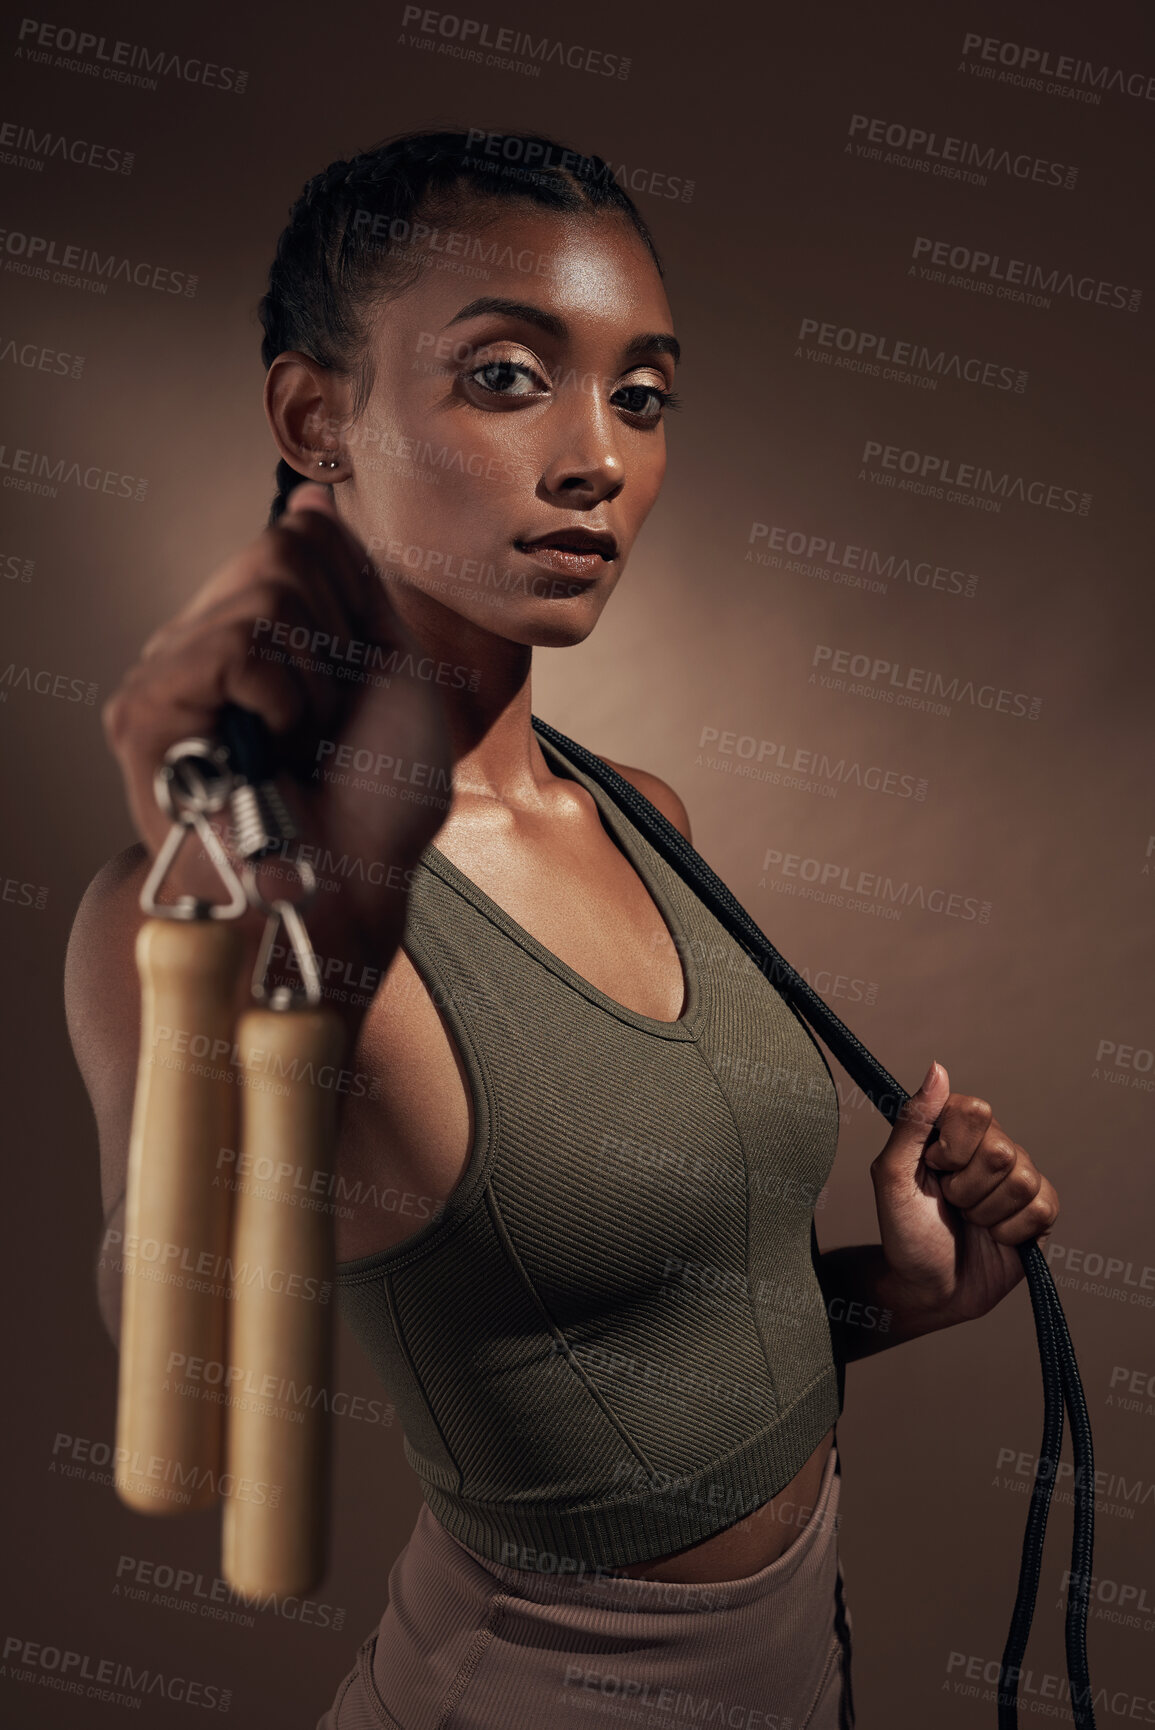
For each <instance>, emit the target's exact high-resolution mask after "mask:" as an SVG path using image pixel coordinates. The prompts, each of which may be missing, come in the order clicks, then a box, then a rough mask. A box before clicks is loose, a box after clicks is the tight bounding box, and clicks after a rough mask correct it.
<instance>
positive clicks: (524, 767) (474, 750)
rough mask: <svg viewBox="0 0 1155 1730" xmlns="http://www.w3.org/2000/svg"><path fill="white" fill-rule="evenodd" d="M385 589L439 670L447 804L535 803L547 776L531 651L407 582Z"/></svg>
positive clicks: (418, 647)
mask: <svg viewBox="0 0 1155 1730" xmlns="http://www.w3.org/2000/svg"><path fill="white" fill-rule="evenodd" d="M386 584H387V587H388V590H389V598H390V600H391V602H392V603H393V606H394V607H395V609H396V611H397V612H398V614H399V615H400V616H401V618H402V620H403V622H404V623H405V625H406V626H407V628H408V630H409V632H410V634H411V636H412V638H413V639H414V643H415V649H416V650H419V651H420V654H421V655H422V656H428V657H429V658H430V659H431V660H432V661H433V662H434V663H435V666H436V669H437V671H438V672H439V673H440V679H439V681H438V682H439V684H440V685H441V692H442V697H443V701H444V705H445V716H446V722H447V725H448V728H449V737H450V744H451V747H452V751H453V763H454V767H453V791H454V797H455V799H457V800H459V801H462V802H467V801H469V800H471V799H482V800H496V801H497V802H498V803H500V804H502V805H507V806H510V807H517V806H519V805H529V806H536V805H537V804H539V802H540V789H541V787H542V785H543V783H545V782H546V781H548V780H549V779H550V778H551V774H552V772H551V770H550V768H549V765H548V763H547V762H546V759H545V756H544V754H543V752H542V749H541V746H540V745H539V744H538V742H537V737H536V735H535V733H534V731H533V726H532V719H531V718H532V715H533V696H532V666H533V649H532V647H531V646H530V645H529V644H527V643H513V642H510V641H509V639H508V638H506V637H499V636H497V635H496V634H495V633H494V632H492V631H487V630H486V629H485V628H484V627H483V626H481V625H478V624H475V623H474V622H473V621H472V620H469V619H463V618H462V616H461V614H460V613H454V612H451V611H450V609H449V608H448V607H445V606H442V604H441V603H440V602H439V601H437V600H434V599H433V597H432V596H430V595H428V594H425V593H424V592H423V591H422V590H420V589H417V588H415V587H414V586H413V585H412V584H411V583H404V582H392V581H389V580H388V578H386ZM459 809H460V805H459Z"/></svg>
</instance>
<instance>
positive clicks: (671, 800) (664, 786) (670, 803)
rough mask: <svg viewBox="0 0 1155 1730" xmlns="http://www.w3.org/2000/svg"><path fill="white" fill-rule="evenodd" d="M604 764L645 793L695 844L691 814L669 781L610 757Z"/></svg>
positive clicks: (605, 759)
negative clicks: (615, 761) (613, 760)
mask: <svg viewBox="0 0 1155 1730" xmlns="http://www.w3.org/2000/svg"><path fill="white" fill-rule="evenodd" d="M602 762H603V763H607V764H609V767H610V768H611V769H616V770H617V772H618V774H619V775H621V776H622V777H623V779H625V780H627V781H628V782H629V783H630V785H631V787H636V788H637V790H638V792H639V793H643V794H644V795H645V796H646V798H647V799H648V800H649V801H650V804H651V805H656V806H657V807H658V810H659V811H660V812H661V813H662V816H663V817H666V818H668V819H669V821H670V822H671V823H672V824H673V825H674V828H675V829H677V830H678V831H679V832H680V833H681V834H682V835H684V836H685V837H686V840H687V841H689V842H690V843H691V844H692V843H693V839H694V838H693V836H692V835H691V834H690V817H689V813H688V812H687V810H686V807H685V806H684V805H683V803H682V801H681V799H680V798H679V797H678V795H677V794H676V793H675V792H674V789H673V788H672V787H671V786H670V785H669V783H668V782H667V781H663V780H662V779H661V777H660V776H659V775H651V773H650V771H649V770H648V769H631V768H628V767H627V766H626V764H625V763H614V762H612V761H611V759H610V758H609V757H603V758H602Z"/></svg>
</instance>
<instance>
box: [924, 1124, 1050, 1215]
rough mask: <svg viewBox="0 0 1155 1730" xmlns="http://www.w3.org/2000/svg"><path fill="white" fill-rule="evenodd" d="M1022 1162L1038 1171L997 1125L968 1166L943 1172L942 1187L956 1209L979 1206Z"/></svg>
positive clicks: (982, 1142) (1027, 1155) (988, 1134)
mask: <svg viewBox="0 0 1155 1730" xmlns="http://www.w3.org/2000/svg"><path fill="white" fill-rule="evenodd" d="M936 1151H937V1149H936ZM1022 1161H1026V1164H1027V1165H1028V1166H1030V1168H1031V1170H1034V1166H1033V1165H1032V1163H1031V1158H1030V1155H1029V1154H1028V1153H1027V1151H1026V1149H1025V1148H1022V1147H1020V1146H1019V1144H1018V1142H1017V1141H1012V1140H1011V1138H1010V1136H1009V1135H1005V1134H1004V1133H1003V1131H1002V1129H1001V1128H1000V1127H999V1126H998V1125H997V1124H995V1125H992V1127H991V1128H990V1129H988V1130H987V1133H986V1134H985V1135H984V1136H983V1138H982V1140H981V1141H980V1142H979V1145H978V1146H977V1147H976V1149H975V1151H974V1153H973V1154H972V1155H971V1158H970V1159H969V1160H968V1161H967V1163H966V1165H964V1166H962V1167H961V1169H958V1170H948V1171H944V1172H941V1173H940V1175H939V1188H940V1189H941V1190H942V1193H943V1195H944V1196H945V1198H946V1200H947V1201H949V1202H950V1204H951V1206H952V1207H957V1208H959V1209H960V1210H962V1209H964V1208H968V1207H977V1206H978V1204H979V1202H981V1201H982V1200H984V1198H985V1197H986V1196H988V1195H990V1194H991V1193H992V1192H993V1191H994V1190H996V1189H998V1188H999V1187H1000V1185H1001V1184H1002V1183H1003V1182H1004V1181H1005V1179H1006V1178H1007V1177H1008V1176H1009V1175H1010V1174H1011V1173H1012V1172H1013V1171H1014V1170H1015V1168H1016V1167H1017V1166H1018V1165H1019V1164H1020V1162H1022ZM1027 1200H1030V1197H1029V1196H1028V1197H1027Z"/></svg>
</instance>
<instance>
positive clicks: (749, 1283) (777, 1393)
mask: <svg viewBox="0 0 1155 1730" xmlns="http://www.w3.org/2000/svg"><path fill="white" fill-rule="evenodd" d="M767 984H768V985H769V981H768V980H767ZM771 989H773V987H771ZM696 1049H697V1051H698V1055H699V1056H700V1057H701V1059H702V1062H703V1063H704V1064H705V1065H706V1068H707V1069H708V1070H709V1071H710V1074H711V1075H712V1076H713V1078H714V1085H715V1086H716V1088H717V1090H718V1092H719V1093H720V1094H721V1096H722V1099H723V1101H724V1102H725V1106H726V1115H727V1117H728V1118H729V1119H730V1122H731V1125H732V1126H733V1129H734V1134H735V1135H736V1136H737V1137H738V1146H739V1147H740V1148H741V1149H742V1166H743V1169H744V1171H745V1173H746V1183H745V1186H744V1188H743V1192H742V1199H743V1203H744V1208H745V1220H746V1230H745V1240H744V1241H745V1247H744V1252H743V1254H744V1260H745V1276H746V1278H745V1286H746V1300H747V1309H748V1311H749V1315H750V1322H751V1325H752V1326H753V1329H754V1332H755V1334H756V1336H757V1339H758V1344H759V1345H760V1346H761V1348H762V1362H763V1365H764V1367H765V1370H766V1379H767V1380H768V1381H769V1383H770V1386H771V1388H772V1389H773V1390H774V1410H775V1412H779V1411H780V1410H781V1405H782V1401H781V1390H780V1388H779V1386H778V1378H777V1376H776V1375H775V1374H774V1366H773V1363H772V1362H771V1358H770V1352H769V1349H768V1347H767V1344H766V1335H765V1334H764V1332H763V1331H762V1326H761V1324H760V1322H759V1320H758V1306H757V1304H756V1303H755V1302H754V1297H753V1289H754V1282H753V1280H752V1279H751V1277H750V1149H749V1146H748V1145H747V1142H746V1136H745V1134H744V1132H743V1130H742V1126H741V1124H740V1123H739V1122H738V1119H737V1118H736V1117H735V1115H734V1107H733V1104H732V1102H731V1099H730V1095H729V1094H728V1093H727V1092H726V1089H725V1088H724V1087H723V1085H722V1077H721V1076H720V1075H719V1074H718V1071H717V1070H716V1069H715V1068H714V1064H713V1061H712V1060H711V1057H710V1054H709V1052H708V1051H707V1050H706V1049H705V1046H704V1045H702V1044H700V1043H699V1044H698V1045H697V1048H696Z"/></svg>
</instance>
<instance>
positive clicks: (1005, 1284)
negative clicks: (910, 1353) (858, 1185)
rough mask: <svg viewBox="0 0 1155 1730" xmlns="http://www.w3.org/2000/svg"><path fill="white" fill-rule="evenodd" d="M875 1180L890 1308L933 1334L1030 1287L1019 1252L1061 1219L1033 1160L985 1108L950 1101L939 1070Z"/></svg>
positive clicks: (909, 1109)
mask: <svg viewBox="0 0 1155 1730" xmlns="http://www.w3.org/2000/svg"><path fill="white" fill-rule="evenodd" d="M936 1125H937V1128H938V1136H937V1139H936V1140H934V1141H932V1142H931V1144H930V1146H929V1147H928V1146H927V1145H926V1143H927V1138H928V1136H929V1135H930V1133H931V1129H932V1127H933V1126H936ZM870 1175H871V1179H872V1180H873V1183H874V1195H875V1206H876V1208H877V1210H878V1224H879V1230H880V1235H881V1238H882V1251H883V1257H884V1259H885V1265H886V1271H885V1275H884V1280H885V1286H886V1294H885V1297H886V1302H887V1303H888V1304H890V1305H891V1306H892V1307H893V1308H894V1310H895V1311H896V1312H897V1313H899V1314H903V1315H905V1316H906V1317H907V1318H908V1320H909V1321H914V1320H915V1318H916V1317H919V1318H921V1319H922V1320H923V1321H924V1322H925V1323H928V1324H929V1325H931V1326H942V1327H945V1326H949V1325H950V1324H952V1323H954V1322H960V1321H970V1320H973V1319H974V1318H975V1317H976V1316H981V1315H985V1314H986V1313H987V1311H988V1310H991V1309H993V1308H994V1306H995V1305H996V1304H997V1303H1000V1302H1001V1301H1002V1299H1003V1298H1004V1297H1005V1296H1006V1295H1007V1293H1008V1292H1009V1291H1011V1290H1012V1288H1013V1287H1014V1286H1016V1285H1017V1284H1018V1282H1019V1280H1021V1279H1022V1278H1023V1264H1022V1260H1021V1258H1020V1256H1019V1252H1018V1248H1017V1247H1016V1246H1017V1245H1019V1244H1021V1243H1025V1242H1027V1241H1028V1240H1030V1239H1032V1238H1038V1237H1042V1238H1045V1237H1046V1235H1047V1234H1048V1233H1049V1232H1050V1229H1051V1227H1052V1226H1053V1225H1054V1223H1055V1220H1056V1218H1057V1217H1058V1213H1059V1198H1058V1196H1057V1195H1056V1193H1055V1189H1054V1186H1053V1185H1052V1184H1050V1183H1049V1182H1048V1181H1047V1179H1046V1178H1045V1177H1044V1176H1043V1175H1042V1173H1041V1172H1040V1171H1039V1170H1038V1169H1037V1168H1036V1166H1035V1164H1034V1161H1033V1160H1032V1159H1031V1156H1030V1154H1029V1153H1027V1151H1026V1150H1025V1148H1022V1147H1020V1146H1019V1144H1018V1142H1017V1141H1013V1140H1012V1139H1011V1137H1010V1136H1009V1135H1008V1134H1007V1132H1006V1130H1005V1129H1003V1127H1002V1125H1001V1124H1000V1123H999V1122H998V1120H997V1118H996V1117H995V1116H994V1114H993V1112H992V1111H991V1107H990V1105H989V1104H988V1103H987V1101H986V1100H985V1099H976V1098H975V1097H974V1096H973V1095H972V1094H969V1093H951V1091H950V1077H949V1076H948V1074H947V1072H946V1070H945V1069H944V1068H943V1066H942V1064H941V1063H939V1064H932V1066H931V1071H930V1074H929V1077H928V1080H927V1081H926V1082H924V1083H923V1085H922V1087H920V1088H919V1090H918V1092H917V1093H914V1094H912V1095H911V1097H910V1099H909V1100H908V1101H907V1103H906V1105H905V1106H904V1107H903V1109H902V1111H901V1112H900V1114H899V1118H898V1121H897V1122H896V1123H895V1126H894V1129H893V1130H892V1132H891V1135H890V1139H889V1140H888V1141H887V1143H886V1146H885V1147H884V1148H883V1150H882V1152H881V1153H880V1154H879V1155H878V1157H877V1159H875V1160H874V1161H873V1163H872V1165H871V1167H870ZM932 1318H933V1319H932Z"/></svg>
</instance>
